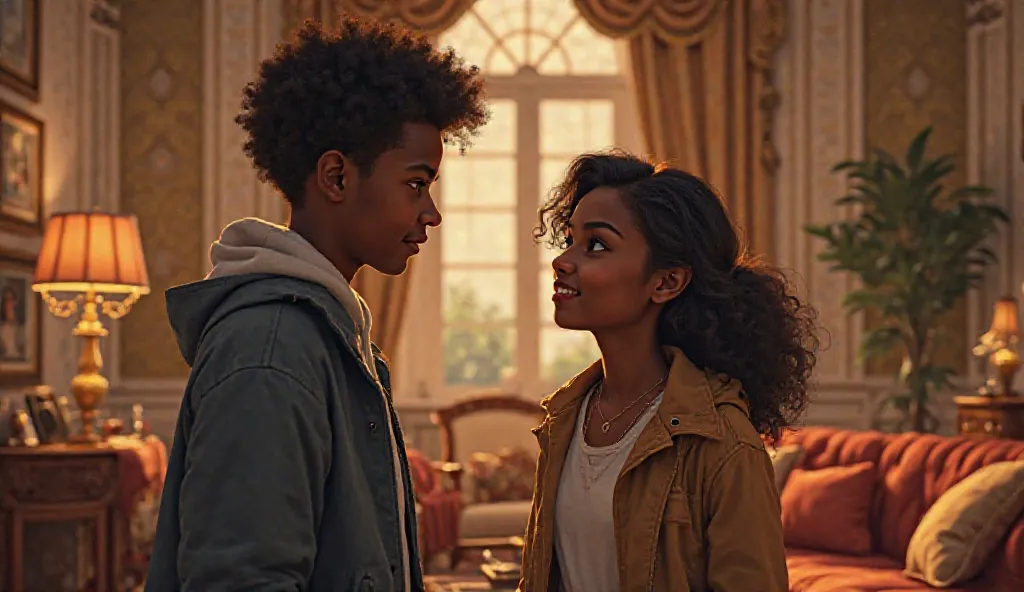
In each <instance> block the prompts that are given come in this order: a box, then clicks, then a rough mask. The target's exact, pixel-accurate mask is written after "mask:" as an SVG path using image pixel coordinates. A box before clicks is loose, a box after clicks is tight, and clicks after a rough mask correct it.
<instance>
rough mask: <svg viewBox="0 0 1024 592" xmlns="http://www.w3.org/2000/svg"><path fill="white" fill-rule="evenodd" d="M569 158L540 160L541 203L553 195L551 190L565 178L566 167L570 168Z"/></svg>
mask: <svg viewBox="0 0 1024 592" xmlns="http://www.w3.org/2000/svg"><path fill="white" fill-rule="evenodd" d="M569 161H570V159H568V158H562V157H556V158H551V157H548V158H543V159H541V161H540V203H544V202H546V201H547V200H548V198H549V197H551V190H552V189H553V188H554V187H555V185H557V184H559V183H561V182H562V179H564V178H565V172H566V169H568V168H569Z"/></svg>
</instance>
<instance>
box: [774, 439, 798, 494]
mask: <svg viewBox="0 0 1024 592" xmlns="http://www.w3.org/2000/svg"><path fill="white" fill-rule="evenodd" d="M803 455H804V449H803V448H801V447H800V446H796V445H790V446H780V447H778V448H772V449H769V452H768V456H770V457H771V459H772V470H773V471H774V472H775V489H776V490H777V491H779V492H782V488H783V487H785V486H786V479H788V478H789V473H790V471H792V470H793V469H794V468H796V466H797V464H798V463H799V462H800V459H801V458H803Z"/></svg>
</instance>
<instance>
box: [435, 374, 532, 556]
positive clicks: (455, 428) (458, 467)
mask: <svg viewBox="0 0 1024 592" xmlns="http://www.w3.org/2000/svg"><path fill="white" fill-rule="evenodd" d="M543 418H544V412H543V410H542V409H541V407H540V403H539V402H538V401H529V400H527V399H523V398H520V397H518V396H515V395H504V394H484V395H476V396H473V397H470V398H467V399H463V400H461V401H459V402H457V403H455V404H453V405H450V406H448V407H444V408H442V409H438V410H437V411H435V412H434V413H433V414H432V415H431V420H432V421H433V422H434V423H435V424H436V425H437V426H438V428H439V429H440V432H441V458H442V461H443V463H446V464H445V465H444V466H447V467H448V472H449V474H450V475H451V477H452V482H453V484H454V488H455V489H456V490H457V491H459V492H461V493H462V500H463V508H462V513H461V518H460V521H459V538H458V541H457V542H456V544H455V547H454V548H453V549H452V561H451V563H452V568H453V569H454V568H455V567H457V566H458V563H459V561H460V559H461V557H462V554H463V552H464V551H465V550H467V549H497V548H514V549H516V548H521V547H522V541H523V535H524V534H525V532H526V523H527V521H528V520H529V516H530V507H531V498H530V494H531V493H532V491H533V478H534V473H535V467H536V458H537V452H538V445H537V440H536V437H535V436H534V435H533V433H532V432H531V431H530V430H531V428H534V427H536V426H537V425H538V424H539V423H540V422H541V421H542V420H543ZM457 434H458V438H457V437H456V435H457ZM457 440H458V446H456V441H457ZM509 452H511V453H512V454H511V455H510V456H509V455H508V453H509ZM488 453H489V454H488ZM496 453H498V454H496ZM527 457H528V458H529V462H530V463H531V466H529V467H527V466H524V463H523V459H524V458H527ZM508 458H513V459H515V460H517V461H518V462H519V466H517V467H513V468H514V469H518V472H515V471H513V472H511V473H510V474H513V475H514V478H513V480H515V481H516V483H513V484H510V485H512V486H514V489H515V491H514V492H511V491H495V490H493V489H487V488H486V486H482V485H484V483H483V481H482V480H481V479H479V478H478V477H479V475H478V474H477V473H476V472H475V471H474V468H477V469H479V468H480V467H482V466H484V465H485V464H486V463H484V462H483V459H486V461H487V462H489V463H492V464H491V468H493V466H494V465H493V463H498V464H499V465H500V463H502V462H503V460H504V459H508ZM497 470H499V471H502V470H505V469H504V468H503V467H501V466H499V467H498V469H497ZM527 470H528V471H529V475H525V473H526V471H527ZM524 477H525V481H524V479H523V478H524ZM495 482H498V481H497V480H491V481H490V483H491V484H492V485H493V484H494V483H495Z"/></svg>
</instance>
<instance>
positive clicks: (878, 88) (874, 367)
mask: <svg viewBox="0 0 1024 592" xmlns="http://www.w3.org/2000/svg"><path fill="white" fill-rule="evenodd" d="M864 16H865V31H866V38H865V43H864V54H865V55H864V62H865V69H864V71H865V73H866V78H865V91H866V94H865V104H864V109H865V124H866V125H865V131H866V136H867V137H866V143H867V145H868V146H869V147H874V146H877V147H879V148H882V149H884V150H887V151H889V152H891V153H893V154H895V155H898V156H900V157H902V155H903V153H904V151H905V150H906V147H907V145H908V144H909V143H910V140H911V139H912V138H913V137H914V135H915V134H917V133H918V132H919V131H921V130H922V129H924V127H925V126H928V125H932V126H934V128H935V131H934V132H933V134H932V138H931V141H930V142H929V149H930V151H932V153H934V154H941V153H955V154H958V155H959V156H960V157H961V158H960V160H959V162H958V164H959V169H958V170H957V172H956V174H954V175H953V176H952V177H951V178H950V182H951V183H963V182H964V181H965V180H966V173H965V164H966V162H965V160H964V158H963V156H964V153H965V151H966V148H967V99H966V94H965V90H964V89H965V81H966V57H967V48H966V35H967V33H966V15H965V12H964V2H963V1H962V0H900V1H899V2H890V1H888V0H864ZM966 311H967V307H966V306H963V305H961V306H959V307H957V308H956V309H955V310H954V311H952V312H951V313H950V315H949V316H948V317H947V318H946V320H945V322H944V327H945V329H946V331H947V335H948V336H949V339H948V340H944V341H943V342H942V346H941V347H940V349H939V354H938V355H939V357H940V359H942V361H943V362H944V363H945V364H948V365H950V366H951V367H953V368H955V369H956V370H957V371H958V373H963V372H965V371H966V370H967V367H968V363H967V362H968V351H969V347H968V342H967V341H966V340H964V339H963V336H964V335H965V334H966V332H967V321H966ZM868 322H869V323H871V322H874V319H872V318H869V319H868ZM899 362H900V358H899V357H898V356H894V357H893V358H892V359H888V360H884V361H883V360H878V361H875V362H872V363H869V364H868V371H869V373H870V374H878V375H882V376H887V377H888V376H892V375H893V373H894V372H895V370H896V369H897V368H898V367H899Z"/></svg>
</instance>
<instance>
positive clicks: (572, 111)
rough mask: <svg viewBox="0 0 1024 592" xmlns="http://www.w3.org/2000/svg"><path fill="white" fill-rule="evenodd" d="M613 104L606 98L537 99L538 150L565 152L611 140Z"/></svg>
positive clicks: (600, 145) (604, 145) (606, 144)
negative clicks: (539, 146)
mask: <svg viewBox="0 0 1024 592" xmlns="http://www.w3.org/2000/svg"><path fill="white" fill-rule="evenodd" d="M614 109H615V108H614V105H613V104H612V102H611V101H607V100H593V101H566V100H549V101H541V103H540V145H541V154H544V155H550V156H565V155H570V154H579V153H581V152H586V151H588V150H600V149H604V148H608V147H610V146H611V145H612V144H614V143H615V115H614Z"/></svg>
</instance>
